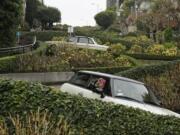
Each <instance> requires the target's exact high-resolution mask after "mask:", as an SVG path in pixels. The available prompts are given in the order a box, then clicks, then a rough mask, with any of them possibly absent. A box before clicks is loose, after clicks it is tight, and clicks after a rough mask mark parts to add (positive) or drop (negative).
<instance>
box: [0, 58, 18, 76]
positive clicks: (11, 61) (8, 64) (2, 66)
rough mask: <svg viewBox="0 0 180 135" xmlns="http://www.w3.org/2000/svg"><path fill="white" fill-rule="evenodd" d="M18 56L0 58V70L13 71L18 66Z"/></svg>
mask: <svg viewBox="0 0 180 135" xmlns="http://www.w3.org/2000/svg"><path fill="white" fill-rule="evenodd" d="M16 65H17V63H16V57H15V56H10V57H4V58H0V72H1V73H2V72H5V73H6V72H13V71H15V70H16V68H17V66H16Z"/></svg>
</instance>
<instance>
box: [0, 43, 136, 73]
mask: <svg viewBox="0 0 180 135" xmlns="http://www.w3.org/2000/svg"><path fill="white" fill-rule="evenodd" d="M68 46H70V45H69V44H64V43H62V44H60V45H59V46H57V45H49V46H47V47H46V48H43V49H38V50H37V51H35V52H32V53H27V54H24V55H17V56H14V57H13V59H11V57H10V58H8V59H7V61H6V59H5V58H3V59H2V65H4V66H2V67H1V66H0V67H1V68H0V72H1V73H3V72H53V71H56V72H61V71H70V70H71V69H74V68H87V67H95V66H96V67H119V66H125V67H126V66H129V64H130V65H136V62H135V61H132V60H131V59H130V58H126V59H125V60H126V61H128V65H125V63H124V60H123V59H120V60H118V62H117V61H115V60H114V57H113V56H112V55H111V54H110V53H108V52H104V51H96V50H88V49H79V48H73V47H72V46H70V47H68ZM128 59H129V60H128ZM4 63H5V64H4ZM0 65H1V59H0ZM13 67H16V68H15V69H14V68H13Z"/></svg>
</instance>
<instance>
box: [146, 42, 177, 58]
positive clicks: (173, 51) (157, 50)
mask: <svg viewBox="0 0 180 135" xmlns="http://www.w3.org/2000/svg"><path fill="white" fill-rule="evenodd" d="M169 47H171V48H169ZM146 52H147V53H149V54H153V55H164V56H177V54H178V49H177V47H173V46H172V45H171V44H165V46H164V45H161V44H155V45H153V46H150V47H148V48H147V50H146Z"/></svg>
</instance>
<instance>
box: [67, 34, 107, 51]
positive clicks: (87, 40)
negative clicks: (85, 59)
mask: <svg viewBox="0 0 180 135" xmlns="http://www.w3.org/2000/svg"><path fill="white" fill-rule="evenodd" d="M68 42H69V43H71V44H72V45H75V46H76V47H79V48H87V49H95V50H101V51H106V50H107V49H108V46H105V45H99V44H98V43H96V41H95V40H94V39H93V38H91V37H86V36H74V37H70V38H69V39H68Z"/></svg>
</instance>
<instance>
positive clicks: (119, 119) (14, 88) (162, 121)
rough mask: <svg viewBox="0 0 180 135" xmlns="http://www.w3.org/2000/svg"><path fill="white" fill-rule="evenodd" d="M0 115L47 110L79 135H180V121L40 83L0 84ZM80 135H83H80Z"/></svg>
mask: <svg viewBox="0 0 180 135" xmlns="http://www.w3.org/2000/svg"><path fill="white" fill-rule="evenodd" d="M0 106H1V109H0V115H1V116H2V117H7V116H8V115H9V114H12V115H13V114H19V115H20V116H23V115H25V114H26V113H27V112H29V111H30V110H31V111H36V110H37V109H38V108H39V107H40V108H41V111H43V110H45V109H48V110H49V112H51V113H52V114H53V115H52V116H53V117H54V119H58V117H59V116H64V117H65V118H66V119H67V121H69V122H70V123H71V128H72V129H75V131H76V132H75V133H74V134H76V135H79V134H84V135H92V134H94V135H179V134H180V128H179V127H180V119H179V118H175V117H169V116H158V115H153V114H151V113H148V112H144V111H141V110H139V109H133V108H127V107H125V106H121V105H114V104H112V103H104V102H101V101H97V100H90V99H85V98H83V97H81V96H71V95H68V94H65V93H62V92H59V91H55V90H54V89H52V88H50V87H45V86H43V85H41V84H39V83H27V82H23V81H12V80H2V79H1V80H0ZM80 132H81V133H80Z"/></svg>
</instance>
